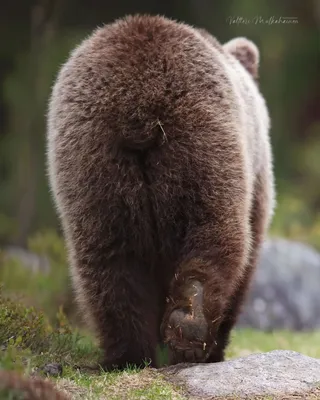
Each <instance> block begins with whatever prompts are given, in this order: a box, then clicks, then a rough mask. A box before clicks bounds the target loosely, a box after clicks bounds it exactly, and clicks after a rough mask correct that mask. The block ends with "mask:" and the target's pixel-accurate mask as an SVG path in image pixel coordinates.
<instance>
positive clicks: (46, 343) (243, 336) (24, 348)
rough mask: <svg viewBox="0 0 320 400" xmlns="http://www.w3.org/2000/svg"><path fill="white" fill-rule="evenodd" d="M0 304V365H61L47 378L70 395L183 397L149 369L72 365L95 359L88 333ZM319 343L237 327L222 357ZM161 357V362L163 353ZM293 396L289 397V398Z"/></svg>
mask: <svg viewBox="0 0 320 400" xmlns="http://www.w3.org/2000/svg"><path fill="white" fill-rule="evenodd" d="M0 306H1V307H0V342H1V343H3V345H2V347H1V352H0V367H2V368H5V369H13V370H20V371H21V372H24V373H27V374H31V375H32V374H41V373H42V374H43V372H42V369H41V367H43V366H44V365H46V364H48V363H59V364H61V365H62V366H63V372H62V375H61V376H60V377H55V378H52V377H50V379H51V380H54V381H55V382H56V384H57V386H58V387H59V388H60V389H61V390H63V391H65V392H66V393H69V394H70V395H71V396H72V398H74V399H82V400H85V399H88V400H89V399H90V400H91V399H92V400H93V399H101V400H104V399H108V400H122V399H132V400H135V399H145V400H160V399H163V400H165V399H167V400H184V399H187V397H186V395H185V391H184V388H183V387H175V386H174V385H172V384H171V383H169V382H167V381H166V380H165V379H164V377H163V376H162V375H161V374H159V373H158V372H157V371H156V370H154V369H151V368H146V369H144V370H138V369H135V368H132V367H130V366H128V368H127V369H126V370H125V371H124V372H111V373H104V372H102V371H96V372H93V371H91V370H89V369H87V368H80V369H78V368H77V366H80V367H81V366H83V365H88V364H95V363H96V362H97V360H98V358H99V350H98V349H97V347H96V345H95V343H94V340H93V339H92V337H91V336H89V335H88V334H85V335H83V334H82V333H81V334H80V333H79V332H78V331H76V330H73V329H72V328H70V326H69V325H68V322H67V321H66V320H65V318H64V316H63V314H61V315H60V316H59V321H60V323H59V326H58V327H55V328H52V326H51V325H50V324H49V323H48V321H47V320H46V318H45V317H44V316H43V315H41V314H40V313H38V312H37V311H35V310H33V309H31V308H29V309H26V308H25V307H24V306H22V305H17V304H16V303H13V302H12V301H9V300H7V299H5V298H3V297H2V298H1V304H0ZM319 343H320V332H314V333H310V332H309V333H293V332H283V331H278V332H272V333H263V332H258V331H253V330H239V331H234V333H233V335H232V343H231V345H230V346H229V348H228V353H227V358H228V359H230V358H235V357H239V356H244V355H248V354H251V353H254V352H267V351H270V350H273V349H291V350H295V351H298V352H301V353H303V354H306V355H309V356H312V357H318V358H320V347H319ZM161 356H162V360H163V361H165V352H162V353H161ZM297 398H299V397H298V396H292V399H297ZM304 398H306V397H304ZM309 398H310V399H315V398H320V391H318V392H317V391H316V390H315V391H313V392H312V393H310V397H309ZM270 399H272V397H270Z"/></svg>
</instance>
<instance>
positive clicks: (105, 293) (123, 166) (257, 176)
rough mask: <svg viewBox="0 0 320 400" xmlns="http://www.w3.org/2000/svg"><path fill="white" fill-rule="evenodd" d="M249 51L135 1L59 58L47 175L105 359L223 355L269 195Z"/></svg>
mask: <svg viewBox="0 0 320 400" xmlns="http://www.w3.org/2000/svg"><path fill="white" fill-rule="evenodd" d="M258 63H259V52H258V49H257V48H256V46H255V45H254V44H253V43H252V42H250V41H249V40H247V39H245V38H239V39H234V40H233V41H231V42H229V43H227V44H225V45H221V44H220V43H219V42H218V41H217V40H216V39H215V38H213V37H212V36H211V35H210V34H209V33H207V32H206V31H204V30H197V29H196V28H193V27H190V26H188V25H186V24H184V23H178V22H176V21H173V20H170V19H167V18H164V17H161V16H148V15H134V16H128V17H125V18H123V19H120V20H117V21H115V22H114V23H111V24H109V25H106V26H104V27H102V28H99V29H97V30H96V31H95V32H94V33H93V34H92V35H91V36H90V37H89V38H87V39H86V40H84V41H83V43H82V44H81V45H80V46H79V47H78V48H76V49H75V50H74V51H73V52H72V54H71V56H70V58H69V60H68V61H67V62H66V63H65V65H64V66H63V67H62V69H61V71H60V72H59V75H58V78H57V81H56V83H55V85H54V88H53V93H52V96H51V99H50V105H49V113H48V134H47V139H48V144H47V157H48V171H49V179H50V184H51V188H52V192H53V196H54V198H55V202H56V205H57V210H58V213H59V216H60V219H61V222H62V227H63V230H64V235H65V238H66V243H67V247H68V252H69V257H70V264H71V272H72V279H73V285H74V288H75V291H76V297H77V300H78V303H79V304H80V306H81V310H82V311H83V314H84V316H85V318H86V319H87V321H88V322H89V323H90V324H91V325H92V327H93V328H95V329H96V332H97V334H98V336H99V339H100V343H101V346H102V348H103V350H104V355H105V358H104V367H105V368H106V369H109V368H114V367H118V368H122V367H124V366H126V365H127V364H138V365H141V364H143V362H144V360H150V362H151V365H152V366H156V365H157V363H156V347H157V344H158V343H159V342H161V341H163V342H165V343H167V345H168V348H169V355H170V363H171V364H174V363H177V362H217V361H222V360H223V359H224V350H225V347H226V345H227V343H228V338H229V333H230V330H231V329H232V327H233V325H234V323H235V321H236V317H237V315H238V313H239V311H240V307H241V304H242V302H243V297H244V295H245V293H246V291H247V288H248V285H249V282H250V280H251V277H252V273H253V271H254V267H255V265H256V262H257V256H258V253H259V249H260V245H261V242H262V240H263V238H264V235H265V233H266V230H267V228H268V224H269V222H270V219H271V215H272V212H273V204H274V189H273V169H272V157H271V149H270V142H269V134H268V131H269V116H268V111H267V108H266V105H265V101H264V99H263V97H262V96H261V94H260V92H259V89H258V84H257V82H256V79H257V72H258Z"/></svg>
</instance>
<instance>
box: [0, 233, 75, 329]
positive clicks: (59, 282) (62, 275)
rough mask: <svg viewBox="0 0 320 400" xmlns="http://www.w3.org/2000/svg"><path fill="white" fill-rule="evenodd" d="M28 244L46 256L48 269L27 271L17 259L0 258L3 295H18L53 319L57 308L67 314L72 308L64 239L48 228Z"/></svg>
mask: <svg viewBox="0 0 320 400" xmlns="http://www.w3.org/2000/svg"><path fill="white" fill-rule="evenodd" d="M28 244H29V249H30V250H31V251H33V252H34V253H37V254H38V255H40V256H45V257H47V259H48V260H49V264H50V270H49V271H47V272H42V271H38V272H30V269H29V268H28V267H26V266H24V265H22V264H21V261H19V260H18V259H17V258H15V257H10V258H2V260H1V259H0V266H1V268H0V283H1V282H2V284H3V290H4V292H5V293H6V294H7V295H10V296H11V297H15V298H16V297H17V296H18V297H19V298H20V299H23V301H24V302H26V303H27V304H30V305H33V306H36V307H38V308H41V309H43V310H44V312H45V314H46V315H47V316H49V318H50V320H51V321H52V322H54V321H55V320H56V314H57V312H58V310H59V309H60V308H61V307H62V308H63V310H65V311H68V312H70V313H71V312H72V310H73V307H72V300H71V295H72V290H71V288H70V282H69V272H68V267H67V259H66V252H65V248H64V242H63V240H62V239H61V238H60V237H59V236H58V235H57V234H56V233H55V232H54V231H51V230H48V231H45V232H42V233H37V234H36V235H34V236H32V237H31V238H30V239H29V241H28Z"/></svg>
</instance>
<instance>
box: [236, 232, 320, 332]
mask: <svg viewBox="0 0 320 400" xmlns="http://www.w3.org/2000/svg"><path fill="white" fill-rule="evenodd" d="M237 326H238V327H251V328H256V329H262V330H273V329H289V330H298V331H300V330H310V329H311V330H312V329H318V328H320V254H319V253H318V252H317V251H315V250H314V249H313V248H311V247H309V246H307V245H305V244H302V243H298V242H293V241H289V240H285V239H269V240H267V241H266V242H265V244H264V246H263V250H262V253H261V257H260V262H259V264H258V268H257V271H256V273H255V277H254V280H253V283H252V286H251V289H250V291H249V294H248V298H247V301H246V302H245V306H244V310H243V313H242V314H241V315H240V317H239V320H238V324H237Z"/></svg>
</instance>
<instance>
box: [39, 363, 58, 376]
mask: <svg viewBox="0 0 320 400" xmlns="http://www.w3.org/2000/svg"><path fill="white" fill-rule="evenodd" d="M41 372H43V374H44V375H46V376H53V377H58V376H61V375H62V365H61V364H57V363H51V364H46V365H45V366H44V367H43V368H42V369H41Z"/></svg>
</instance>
